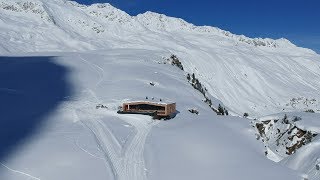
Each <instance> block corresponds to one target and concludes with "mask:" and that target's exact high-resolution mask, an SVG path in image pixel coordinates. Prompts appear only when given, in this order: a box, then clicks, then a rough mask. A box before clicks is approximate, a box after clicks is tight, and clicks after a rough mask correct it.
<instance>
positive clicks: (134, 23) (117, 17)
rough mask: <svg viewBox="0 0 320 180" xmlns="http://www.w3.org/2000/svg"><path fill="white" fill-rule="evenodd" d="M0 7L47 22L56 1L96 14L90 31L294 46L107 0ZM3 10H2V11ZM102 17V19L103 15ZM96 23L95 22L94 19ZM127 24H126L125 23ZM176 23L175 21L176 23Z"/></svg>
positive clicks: (19, 2) (16, 0) (19, 0)
mask: <svg viewBox="0 0 320 180" xmlns="http://www.w3.org/2000/svg"><path fill="white" fill-rule="evenodd" d="M0 2H1V4H0V7H1V8H2V9H3V10H5V11H15V12H16V13H22V12H26V13H28V14H30V12H32V13H34V14H40V16H41V18H42V19H44V20H47V21H48V22H49V23H50V22H51V21H52V23H54V18H55V17H54V15H49V14H50V13H49V14H48V10H47V9H46V8H45V7H46V6H47V4H48V3H54V4H59V5H61V6H69V5H71V6H73V7H75V8H78V9H80V10H81V11H83V12H84V13H86V15H87V16H88V17H91V19H90V20H91V21H97V19H94V18H99V19H98V20H100V22H102V24H100V25H98V26H97V27H93V31H95V32H98V33H104V32H105V31H106V29H105V28H101V27H102V26H105V25H103V23H109V22H117V25H119V24H120V25H124V24H125V25H127V26H125V28H128V26H129V27H131V28H134V29H135V30H136V28H138V29H140V30H143V29H148V30H151V31H157V32H163V31H169V32H170V31H189V32H192V33H205V34H210V35H218V36H222V37H226V38H230V39H233V40H234V41H235V42H237V43H246V44H249V45H252V46H264V47H272V48H287V47H291V48H295V47H296V45H294V44H293V43H291V42H290V41H289V40H287V39H284V38H280V39H271V38H249V37H246V36H244V35H236V34H233V33H231V32H229V31H225V30H222V29H219V28H217V27H212V26H196V25H194V24H192V23H189V22H187V21H185V20H183V19H181V18H175V17H169V16H166V15H164V14H159V13H155V12H151V11H147V12H145V13H142V14H138V15H137V16H130V15H129V14H127V13H126V12H124V11H122V10H119V9H117V8H115V7H114V6H112V5H111V4H109V3H96V4H91V5H82V4H79V3H77V2H75V1H65V0H50V1H42V0H32V1H30V0H13V1H10V2H7V1H4V0H3V1H0ZM3 13H4V12H3ZM62 15H63V14H62ZM102 18H104V19H102ZM97 24H98V23H97ZM128 24H129V25H128ZM177 24H178V25H177ZM306 51H308V52H310V53H315V52H314V51H312V50H307V49H306Z"/></svg>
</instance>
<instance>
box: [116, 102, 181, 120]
mask: <svg viewBox="0 0 320 180" xmlns="http://www.w3.org/2000/svg"><path fill="white" fill-rule="evenodd" d="M121 113H126V114H129V113H132V114H148V115H156V116H159V117H169V116H172V115H173V114H175V113H176V103H169V102H168V103H166V102H149V101H134V102H126V103H123V105H122V112H121Z"/></svg>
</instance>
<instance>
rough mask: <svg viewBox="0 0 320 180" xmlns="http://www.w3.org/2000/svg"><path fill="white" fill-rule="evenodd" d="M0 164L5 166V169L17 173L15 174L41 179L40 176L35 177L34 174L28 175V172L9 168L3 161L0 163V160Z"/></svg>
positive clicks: (36, 179)
mask: <svg viewBox="0 0 320 180" xmlns="http://www.w3.org/2000/svg"><path fill="white" fill-rule="evenodd" d="M0 164H1V166H3V167H5V168H6V169H8V170H9V171H11V172H14V173H17V174H22V175H24V176H27V177H29V178H31V179H35V180H41V179H40V178H37V177H35V176H32V175H30V174H28V173H25V172H22V171H18V170H15V169H11V168H10V167H8V166H6V165H5V164H3V163H1V162H0Z"/></svg>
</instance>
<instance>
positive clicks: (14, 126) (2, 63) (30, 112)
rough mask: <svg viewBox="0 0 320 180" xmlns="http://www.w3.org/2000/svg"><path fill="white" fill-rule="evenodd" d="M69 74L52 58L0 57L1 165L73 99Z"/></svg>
mask: <svg viewBox="0 0 320 180" xmlns="http://www.w3.org/2000/svg"><path fill="white" fill-rule="evenodd" d="M67 73H68V70H67V69H66V68H65V67H63V66H60V65H58V64H55V63H54V62H53V57H0V161H1V160H5V159H6V158H7V157H8V156H9V155H11V154H12V153H13V151H15V150H16V148H18V145H19V144H21V143H23V142H25V141H26V140H27V138H29V137H31V136H32V135H33V134H34V133H35V132H36V130H37V127H38V126H39V125H40V124H42V123H43V121H44V120H45V116H46V115H48V114H49V113H50V112H51V111H53V110H54V109H55V108H56V107H57V105H58V104H59V102H61V101H62V100H63V99H64V97H66V96H69V95H70V87H69V85H68V83H67V81H66V76H67Z"/></svg>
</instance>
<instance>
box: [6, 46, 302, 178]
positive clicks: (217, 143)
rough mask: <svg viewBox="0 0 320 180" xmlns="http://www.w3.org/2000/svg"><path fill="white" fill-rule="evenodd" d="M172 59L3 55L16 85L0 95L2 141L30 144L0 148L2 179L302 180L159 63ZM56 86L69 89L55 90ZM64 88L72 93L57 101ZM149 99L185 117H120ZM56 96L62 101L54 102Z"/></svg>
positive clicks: (115, 54)
mask: <svg viewBox="0 0 320 180" xmlns="http://www.w3.org/2000/svg"><path fill="white" fill-rule="evenodd" d="M165 53H166V52H164V51H149V50H136V49H112V50H107V51H103V52H96V51H95V52H89V53H51V54H48V53H46V54H45V55H46V56H43V55H41V54H38V55H37V54H24V55H20V56H27V57H2V58H1V59H0V60H1V61H0V62H1V66H0V67H1V69H0V78H4V77H11V79H15V81H13V82H12V81H5V79H1V87H3V88H7V90H5V89H1V91H0V93H1V94H3V95H4V96H5V97H6V96H8V97H9V98H8V100H7V101H6V106H4V107H2V109H3V108H5V109H4V111H2V110H1V114H2V116H3V117H5V118H6V121H5V122H7V124H6V127H8V126H9V127H17V128H9V129H8V128H5V127H4V125H3V126H1V128H2V129H1V133H4V134H2V136H1V138H5V137H8V135H11V134H12V135H14V134H15V135H16V136H26V137H25V138H24V139H20V140H19V142H20V143H19V144H18V145H13V146H12V148H11V149H10V150H9V149H6V147H3V146H2V147H1V148H0V150H1V152H4V151H9V152H11V155H10V156H8V154H7V153H6V154H2V156H1V162H0V179H6V180H19V179H47V180H54V179H68V180H72V179H77V180H79V179H92V178H94V179H101V180H102V179H116V180H128V179H132V180H143V179H154V180H160V179H190V180H191V179H192V180H193V179H230V180H231V179H246V180H247V179H265V180H269V179H279V180H280V179H300V178H299V174H295V173H294V172H293V171H291V170H290V169H288V168H286V167H283V166H280V165H278V164H275V163H273V162H272V161H269V160H268V159H266V158H265V157H264V154H263V151H264V148H263V145H262V144H260V143H259V142H258V141H256V140H255V139H254V131H253V129H252V128H251V127H250V126H249V124H248V121H247V120H246V119H242V118H237V117H227V116H217V115H216V113H214V112H213V111H212V110H211V109H210V108H209V107H208V106H207V104H205V103H204V102H202V98H203V97H202V95H201V94H200V93H199V92H198V91H196V90H195V89H194V88H192V86H190V84H189V83H188V82H187V79H186V77H185V72H184V71H181V70H180V69H179V68H177V67H175V66H171V65H169V64H162V63H160V64H159V63H158V62H159V61H161V60H162V54H165ZM41 64H43V65H41ZM40 65H41V66H40ZM40 67H42V68H40ZM53 67H55V68H53ZM43 72H45V73H46V75H47V76H48V77H46V78H45V81H42V80H41V76H42V75H41V74H42V73H43ZM60 74H62V75H60ZM19 77H20V78H21V82H20V81H18V78H19ZM29 77H30V78H29ZM34 77H39V78H34ZM54 77H57V78H58V80H59V81H57V79H56V78H54ZM35 79H37V80H35ZM22 81H24V82H27V83H24V84H23V83H22ZM56 81H57V82H63V83H62V84H60V85H59V86H57V84H56V83H54V82H56ZM150 82H153V83H154V84H155V85H154V86H151V85H150ZM50 85H52V86H51V87H50ZM30 87H31V89H30ZM9 89H11V91H9ZM50 89H52V90H54V91H50ZM59 89H66V90H67V91H63V92H64V93H61V94H57V93H56V92H59ZM182 89H183V91H182ZM32 90H33V91H36V93H31V92H33V91H32ZM48 90H49V91H48ZM39 92H44V93H39ZM50 94H51V95H50ZM9 95H10V96H9ZM146 96H148V97H150V98H151V97H154V100H155V101H159V98H162V99H163V100H171V101H174V102H176V103H177V110H178V114H177V115H176V117H175V118H174V119H171V120H169V121H159V120H152V118H151V117H149V116H142V115H119V114H117V113H116V111H117V109H118V106H119V105H121V103H122V102H124V101H128V100H134V99H145V97H146ZM13 97H17V99H16V100H15V101H11V99H12V98H13ZM21 97H25V98H23V99H21ZM52 97H60V98H54V101H53V102H56V103H50V102H51V101H49V100H50V99H51V98H52ZM22 101H23V102H22ZM23 104H25V105H28V107H29V108H27V107H24V108H22V107H20V105H23ZM32 104H33V105H32ZM37 104H38V105H37ZM50 104H53V105H54V106H53V107H51V105H50ZM99 104H103V105H104V108H97V105H99ZM12 107H16V109H12ZM40 107H43V108H40ZM47 107H51V108H52V109H51V111H47V110H46V108H47ZM25 108H27V109H25ZM30 108H31V109H30ZM190 108H195V109H197V110H198V111H199V114H198V115H197V114H193V113H190V112H189V111H188V110H189V109H190ZM19 109H21V110H20V112H21V113H14V112H13V111H14V110H18V111H19ZM24 109H25V110H24ZM9 110H12V111H9ZM42 110H45V111H46V112H42ZM29 116H30V119H39V120H37V121H30V120H28V119H26V120H27V123H29V124H27V125H26V126H21V127H20V126H19V124H20V123H23V122H22V121H23V119H25V118H26V117H29ZM1 122H3V120H1ZM29 127H33V128H32V129H29ZM24 131H31V132H29V133H28V134H21V132H24ZM5 134H6V135H7V136H5ZM10 140H15V139H12V137H9V139H7V141H10ZM16 140H18V138H17V139H16ZM7 141H3V140H1V142H7ZM22 142H24V143H22ZM11 143H12V142H11ZM3 148H5V149H3ZM244 164H245V166H244ZM270 172H272V173H270Z"/></svg>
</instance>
